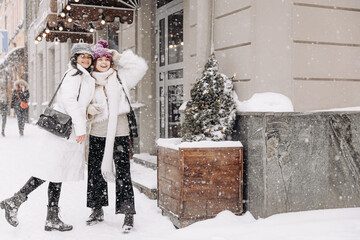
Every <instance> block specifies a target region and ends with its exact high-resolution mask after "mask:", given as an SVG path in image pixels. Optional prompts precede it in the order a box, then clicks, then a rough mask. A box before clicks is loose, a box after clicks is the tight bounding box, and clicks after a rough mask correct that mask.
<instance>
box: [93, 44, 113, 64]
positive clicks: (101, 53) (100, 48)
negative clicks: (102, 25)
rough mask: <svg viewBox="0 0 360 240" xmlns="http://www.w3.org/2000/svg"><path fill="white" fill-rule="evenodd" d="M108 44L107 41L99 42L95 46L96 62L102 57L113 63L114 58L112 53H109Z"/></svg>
mask: <svg viewBox="0 0 360 240" xmlns="http://www.w3.org/2000/svg"><path fill="white" fill-rule="evenodd" d="M108 47H109V45H108V43H107V41H105V40H99V41H98V42H97V44H95V46H94V61H95V60H96V59H98V58H101V57H107V58H109V59H110V60H111V61H112V56H111V54H110V53H108V52H107V50H108Z"/></svg>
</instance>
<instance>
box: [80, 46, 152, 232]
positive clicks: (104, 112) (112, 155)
mask: <svg viewBox="0 0 360 240" xmlns="http://www.w3.org/2000/svg"><path fill="white" fill-rule="evenodd" d="M94 61H95V62H94V71H93V72H92V76H93V77H94V78H95V95H94V99H93V101H92V104H90V105H89V107H88V117H89V119H91V121H92V122H91V128H90V129H91V130H90V139H89V141H90V142H89V157H88V185H87V207H89V208H91V209H92V211H91V215H90V217H89V219H88V220H87V221H86V223H87V225H94V224H96V223H98V222H102V221H103V220H104V211H103V209H102V207H103V206H108V190H107V182H109V181H112V180H115V184H116V212H115V213H116V214H125V218H124V224H123V226H122V230H123V232H129V231H130V230H131V229H132V228H133V226H134V214H135V213H136V212H135V204H134V191H133V186H132V182H131V176H130V156H129V153H130V137H129V125H128V119H127V115H126V114H127V113H128V112H129V111H130V105H129V102H128V101H127V99H126V95H127V96H128V97H129V98H130V94H129V89H131V88H133V87H135V86H136V84H137V83H138V82H139V81H140V80H141V78H142V77H143V76H144V74H145V72H146V70H147V68H148V67H147V64H146V62H145V60H144V59H143V58H141V57H139V56H137V55H135V54H134V53H133V52H132V51H131V50H126V51H124V52H123V53H122V54H120V53H118V52H117V51H116V50H109V49H108V44H107V42H106V41H103V40H100V41H99V42H98V43H97V44H96V45H95V47H94ZM113 165H114V166H115V167H113Z"/></svg>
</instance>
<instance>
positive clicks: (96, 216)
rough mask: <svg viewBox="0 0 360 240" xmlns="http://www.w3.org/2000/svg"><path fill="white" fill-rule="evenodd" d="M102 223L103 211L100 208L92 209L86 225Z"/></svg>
mask: <svg viewBox="0 0 360 240" xmlns="http://www.w3.org/2000/svg"><path fill="white" fill-rule="evenodd" d="M102 221H104V210H103V209H102V208H93V209H92V210H91V214H90V216H89V219H88V220H86V225H88V226H91V225H95V224H97V223H99V222H102Z"/></svg>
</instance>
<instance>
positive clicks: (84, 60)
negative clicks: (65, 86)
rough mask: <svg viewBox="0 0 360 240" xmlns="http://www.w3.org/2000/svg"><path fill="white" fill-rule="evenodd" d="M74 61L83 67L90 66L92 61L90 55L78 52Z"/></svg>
mask: <svg viewBox="0 0 360 240" xmlns="http://www.w3.org/2000/svg"><path fill="white" fill-rule="evenodd" d="M76 62H77V63H78V64H80V65H81V66H82V67H83V68H85V69H87V68H88V67H90V66H91V63H92V58H91V55H90V54H87V53H83V54H80V55H79V56H78V57H77V58H76Z"/></svg>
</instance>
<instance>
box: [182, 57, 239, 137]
mask: <svg viewBox="0 0 360 240" xmlns="http://www.w3.org/2000/svg"><path fill="white" fill-rule="evenodd" d="M232 90H233V85H232V79H229V78H228V77H227V76H226V75H224V74H221V73H218V62H217V60H216V59H215V55H214V54H212V55H211V56H210V57H209V59H208V61H207V63H206V64H205V69H204V71H203V73H202V76H201V78H200V79H197V81H196V83H195V85H194V87H193V88H192V89H191V100H190V101H188V102H187V104H186V108H185V120H184V123H183V124H182V127H181V133H182V141H187V142H192V141H203V140H212V141H223V140H227V139H229V137H230V135H231V133H232V131H233V126H234V122H235V115H236V106H235V101H234V99H233V95H232Z"/></svg>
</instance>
